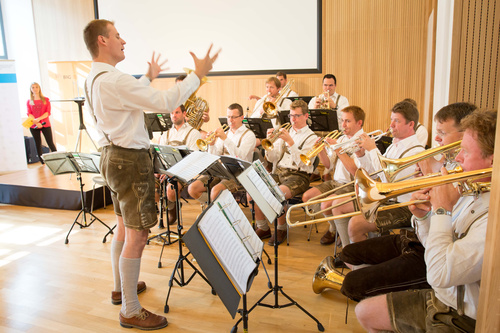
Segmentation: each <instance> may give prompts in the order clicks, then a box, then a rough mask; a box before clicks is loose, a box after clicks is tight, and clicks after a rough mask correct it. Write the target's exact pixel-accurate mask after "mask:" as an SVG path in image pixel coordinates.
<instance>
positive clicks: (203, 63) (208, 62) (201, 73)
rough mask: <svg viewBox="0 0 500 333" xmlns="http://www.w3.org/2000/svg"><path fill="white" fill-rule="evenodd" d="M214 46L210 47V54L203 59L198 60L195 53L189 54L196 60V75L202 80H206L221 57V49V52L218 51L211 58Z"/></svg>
mask: <svg viewBox="0 0 500 333" xmlns="http://www.w3.org/2000/svg"><path fill="white" fill-rule="evenodd" d="M212 46H213V44H211V45H210V48H209V49H208V52H207V54H206V55H205V57H204V58H201V59H200V58H198V57H197V56H196V55H195V54H194V53H193V52H189V54H191V56H192V57H193V60H194V68H195V69H194V73H195V74H196V75H197V76H198V78H199V79H200V80H201V79H202V78H204V77H205V76H206V75H207V74H208V72H210V70H211V69H212V67H213V64H214V62H215V60H217V57H218V56H219V53H220V51H221V49H219V51H217V52H216V53H215V54H214V55H213V56H212V57H211V56H210V51H212Z"/></svg>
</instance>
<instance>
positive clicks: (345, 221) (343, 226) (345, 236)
mask: <svg viewBox="0 0 500 333" xmlns="http://www.w3.org/2000/svg"><path fill="white" fill-rule="evenodd" d="M349 220H350V218H349V217H344V218H341V219H336V220H335V225H336V226H337V232H338V233H339V236H340V240H341V241H342V247H344V246H347V245H349V244H351V240H350V239H349V232H348V231H347V227H348V226H349Z"/></svg>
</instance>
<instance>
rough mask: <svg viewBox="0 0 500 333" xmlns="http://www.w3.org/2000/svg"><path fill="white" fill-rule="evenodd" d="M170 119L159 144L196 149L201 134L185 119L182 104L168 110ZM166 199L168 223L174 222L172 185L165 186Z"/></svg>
mask: <svg viewBox="0 0 500 333" xmlns="http://www.w3.org/2000/svg"><path fill="white" fill-rule="evenodd" d="M170 120H172V127H171V128H169V130H168V131H166V132H165V133H163V134H162V135H161V137H160V142H159V144H160V145H163V146H174V147H175V146H187V147H188V148H189V149H191V150H195V151H196V150H198V147H197V146H196V141H197V140H198V139H200V138H201V134H200V132H199V131H197V130H195V129H194V128H193V127H191V125H189V124H188V122H187V121H186V109H185V108H184V105H181V106H179V107H178V108H177V109H175V110H174V111H172V112H170ZM162 180H163V179H162ZM183 187H184V185H183V184H180V183H179V184H178V190H179V193H180V191H181V190H182V188H183ZM167 199H168V203H167V214H168V223H169V224H174V223H175V222H176V221H177V211H176V206H175V191H174V189H173V186H172V185H168V186H167ZM157 201H158V200H157Z"/></svg>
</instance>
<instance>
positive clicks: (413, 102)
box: [401, 98, 418, 110]
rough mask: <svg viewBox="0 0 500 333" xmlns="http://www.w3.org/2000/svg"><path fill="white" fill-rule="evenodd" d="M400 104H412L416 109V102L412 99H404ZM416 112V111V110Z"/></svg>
mask: <svg viewBox="0 0 500 333" xmlns="http://www.w3.org/2000/svg"><path fill="white" fill-rule="evenodd" d="M401 102H410V103H411V104H413V106H414V107H416V108H418V106H417V101H416V100H414V99H413V98H405V99H403V100H402V101H401ZM417 110H418V109H417Z"/></svg>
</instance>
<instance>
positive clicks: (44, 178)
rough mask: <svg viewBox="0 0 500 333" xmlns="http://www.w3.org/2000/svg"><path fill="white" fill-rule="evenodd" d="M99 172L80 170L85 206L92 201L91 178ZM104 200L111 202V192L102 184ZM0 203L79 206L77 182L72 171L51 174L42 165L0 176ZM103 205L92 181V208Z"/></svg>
mask: <svg viewBox="0 0 500 333" xmlns="http://www.w3.org/2000/svg"><path fill="white" fill-rule="evenodd" d="M97 176H99V174H90V173H82V181H83V184H84V186H83V191H84V192H83V193H84V198H85V203H86V206H87V208H88V209H90V206H91V204H92V187H93V186H94V182H93V181H92V178H94V177H97ZM105 191H106V204H107V205H109V204H111V195H110V192H109V190H108V189H107V188H106V189H105ZM0 203H5V204H11V205H20V206H31V207H40V208H55V209H68V210H80V209H81V208H82V204H81V198H80V183H79V181H78V179H77V177H76V174H64V175H58V176H54V175H53V174H52V172H51V171H50V169H49V168H48V167H47V166H45V165H39V166H35V167H33V166H32V167H30V168H29V169H28V170H24V171H18V172H13V173H9V174H5V175H1V176H0ZM103 206H104V196H103V189H102V186H101V185H99V184H96V185H95V193H94V209H97V208H100V207H103Z"/></svg>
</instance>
